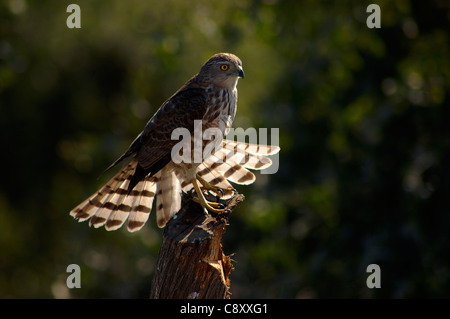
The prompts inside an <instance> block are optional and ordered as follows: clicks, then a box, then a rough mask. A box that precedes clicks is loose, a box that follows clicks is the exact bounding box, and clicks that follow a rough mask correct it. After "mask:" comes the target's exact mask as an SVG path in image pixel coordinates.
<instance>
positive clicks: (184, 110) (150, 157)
mask: <svg viewBox="0 0 450 319" xmlns="http://www.w3.org/2000/svg"><path fill="white" fill-rule="evenodd" d="M207 107H208V99H207V95H206V93H205V91H204V89H201V88H190V87H189V86H184V87H183V88H181V89H180V90H179V91H178V92H177V93H175V94H174V95H173V96H172V97H171V98H170V99H168V100H167V101H166V102H165V103H164V104H163V105H162V106H161V107H160V109H159V110H158V111H157V112H156V113H155V115H154V116H153V117H152V118H151V119H150V121H149V122H148V123H147V125H146V126H145V128H144V130H143V131H142V133H141V134H139V136H138V137H137V138H136V139H135V140H134V142H133V143H132V144H131V145H130V147H129V149H128V150H127V151H126V152H125V154H123V155H122V156H121V157H120V158H119V159H118V160H117V161H116V162H114V163H113V164H112V165H111V166H110V167H113V166H114V165H116V164H117V163H119V162H120V161H121V160H123V159H124V158H126V157H129V156H131V155H135V158H136V159H137V161H138V164H137V167H136V170H135V173H134V175H133V176H132V177H131V181H130V184H129V187H128V191H131V190H132V189H133V188H134V187H135V186H136V185H137V183H138V182H139V181H140V180H142V179H143V178H144V177H145V176H147V175H148V174H150V176H153V175H154V174H156V173H157V172H159V171H160V170H161V169H162V168H163V167H164V166H165V165H166V164H167V163H169V162H170V160H171V151H172V148H173V147H174V146H175V145H176V144H177V143H178V142H179V141H178V140H172V139H171V136H172V131H173V130H175V129H177V128H186V129H187V130H189V131H190V132H193V131H194V121H195V120H201V119H202V118H203V116H204V115H205V113H206V110H207ZM108 169H109V168H108Z"/></svg>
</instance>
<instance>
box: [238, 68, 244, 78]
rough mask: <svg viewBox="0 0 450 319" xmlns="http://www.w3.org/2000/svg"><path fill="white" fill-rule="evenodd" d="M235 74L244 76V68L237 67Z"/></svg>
mask: <svg viewBox="0 0 450 319" xmlns="http://www.w3.org/2000/svg"><path fill="white" fill-rule="evenodd" d="M236 75H237V76H239V77H241V78H244V76H245V74H244V70H243V69H242V68H241V67H239V69H238V70H237V72H236Z"/></svg>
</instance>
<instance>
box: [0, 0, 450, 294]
mask: <svg viewBox="0 0 450 319" xmlns="http://www.w3.org/2000/svg"><path fill="white" fill-rule="evenodd" d="M372 2H373V1H282V0H278V1H277V0H267V1H257V0H235V1H210V0H202V1H195V2H193V1H183V0H167V1H156V0H155V1H142V0H128V1H120V0H108V1H106V0H102V1H100V0H98V1H93V0H92V1H91V0H77V1H44V0H41V1H29V0H2V1H1V2H0V127H1V135H0V141H1V144H0V145H1V149H2V151H1V158H0V161H1V162H0V163H1V166H0V167H1V169H2V171H1V183H0V297H3V298H6V297H7V298H110V297H111V298H147V297H148V294H149V291H150V283H151V279H152V276H153V272H154V266H155V260H156V257H157V254H158V251H159V245H160V242H161V230H159V229H157V227H156V226H155V220H154V215H152V216H151V217H150V219H149V222H148V224H147V225H146V226H145V227H144V228H143V229H142V230H141V231H139V232H137V233H133V234H130V233H128V232H127V231H126V230H125V229H121V230H119V231H116V232H107V231H106V230H104V229H103V228H102V229H93V228H89V227H88V225H87V223H81V224H79V223H77V222H76V221H75V220H73V219H72V217H70V216H69V214H68V213H69V211H70V210H71V209H72V208H73V207H74V206H75V205H77V204H78V203H80V202H81V201H82V200H84V199H85V198H86V197H87V196H89V195H90V194H91V193H92V192H94V191H95V190H96V189H97V188H98V187H100V186H101V185H102V184H103V183H104V182H105V181H106V180H107V179H109V178H110V177H111V176H112V173H111V172H110V173H106V174H104V175H101V173H102V172H103V170H104V169H105V168H106V167H107V166H108V165H109V164H110V163H111V162H112V161H114V160H115V159H116V158H117V157H118V156H119V155H121V154H122V152H123V151H124V150H126V148H127V147H128V145H129V144H130V142H131V141H132V140H133V139H134V138H135V137H136V136H137V134H138V133H139V132H140V131H141V130H142V128H143V127H144V125H145V123H146V122H147V120H148V119H149V118H150V116H151V115H152V114H153V113H154V112H155V111H156V110H157V109H158V107H159V106H160V104H161V103H162V102H163V101H164V100H165V99H167V98H168V97H169V96H170V95H171V94H172V93H173V92H175V90H177V89H178V88H179V87H180V86H181V85H182V84H183V83H184V82H185V81H186V80H187V79H189V78H190V77H191V76H192V75H193V74H195V73H197V72H198V70H199V68H200V66H201V65H202V64H203V63H204V62H205V61H206V60H207V59H208V58H209V57H210V56H211V55H212V54H214V53H217V52H223V51H225V52H233V53H235V54H237V55H238V56H239V57H240V58H241V59H242V61H243V63H244V69H245V74H246V77H245V79H244V80H241V81H240V82H239V103H238V105H239V107H238V113H237V117H236V121H235V125H234V126H235V127H242V128H248V127H255V128H260V127H265V128H279V129H280V146H281V149H282V151H281V153H280V169H279V171H278V172H277V173H276V174H275V175H260V174H257V182H256V184H255V185H253V186H243V187H239V188H238V190H239V191H240V192H241V193H243V194H245V196H246V200H245V202H244V203H242V204H241V205H240V206H239V207H238V209H237V210H235V211H234V212H233V214H232V216H231V219H230V223H231V224H230V226H229V227H228V229H227V233H226V234H225V237H224V250H225V252H226V253H227V254H231V253H234V255H233V260H234V266H235V268H236V269H235V270H234V271H233V272H232V274H231V289H232V293H233V298H411V297H414V298H423V297H426V298H433V297H438V298H442V297H450V269H449V266H450V124H449V123H450V96H449V88H450V41H449V37H450V33H449V31H450V28H449V20H450V13H449V12H450V11H449V9H450V7H449V2H448V1H443V0H431V1H420V0H417V1H412V0H411V1H409V0H399V1H381V0H379V1H376V3H377V4H378V5H379V6H380V8H381V29H369V28H368V27H367V26H366V19H367V17H368V16H369V13H366V8H367V6H368V5H369V4H370V3H372ZM70 3H76V4H78V5H79V6H80V7H81V26H82V28H81V29H68V28H67V26H66V19H67V17H68V16H69V13H67V12H66V8H67V6H68V5H69V4H70ZM99 176H100V177H99ZM69 264H78V265H80V267H81V288H80V289H68V288H67V287H66V278H67V276H68V275H69V274H68V273H66V268H67V266H68V265H69ZM369 264H378V265H379V266H380V267H381V288H380V289H368V288H367V286H366V279H367V277H368V275H369V274H368V273H367V272H366V268H367V266H368V265H369Z"/></svg>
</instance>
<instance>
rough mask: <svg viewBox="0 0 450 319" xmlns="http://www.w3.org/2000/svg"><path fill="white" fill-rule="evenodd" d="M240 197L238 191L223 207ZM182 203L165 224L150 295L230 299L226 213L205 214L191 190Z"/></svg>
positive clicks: (232, 204)
mask: <svg viewBox="0 0 450 319" xmlns="http://www.w3.org/2000/svg"><path fill="white" fill-rule="evenodd" d="M213 198H214V197H213ZM207 199H209V200H211V198H207ZM243 200H244V195H241V194H237V195H235V196H234V197H232V198H231V199H230V200H228V201H227V202H225V203H224V205H225V208H228V209H229V210H230V211H232V210H233V209H234V208H235V207H236V206H237V205H238V204H239V203H240V202H242V201H243ZM181 207H182V208H181V210H180V211H179V212H178V214H177V215H175V217H174V218H172V219H171V220H170V221H169V222H168V223H167V225H166V227H165V228H164V231H163V240H162V243H161V248H160V251H159V255H158V259H157V262H156V271H155V274H154V277H153V281H152V288H151V292H150V298H152V299H229V298H230V296H231V292H230V280H229V278H228V277H229V275H230V273H231V271H232V270H233V265H232V264H231V258H230V256H226V255H225V254H224V253H223V251H222V236H223V234H224V233H225V228H226V226H227V225H228V217H229V214H226V213H225V214H214V213H209V214H208V215H206V214H205V213H204V212H203V209H202V207H201V206H200V205H199V204H197V203H195V202H194V201H192V196H191V195H190V194H184V195H183V200H182V206H181Z"/></svg>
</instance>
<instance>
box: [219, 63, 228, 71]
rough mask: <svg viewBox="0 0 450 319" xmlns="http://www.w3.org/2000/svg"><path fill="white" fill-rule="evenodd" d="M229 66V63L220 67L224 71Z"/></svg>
mask: <svg viewBox="0 0 450 319" xmlns="http://www.w3.org/2000/svg"><path fill="white" fill-rule="evenodd" d="M228 68H229V66H228V65H227V64H222V65H221V66H220V69H221V70H222V71H226V70H228Z"/></svg>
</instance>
